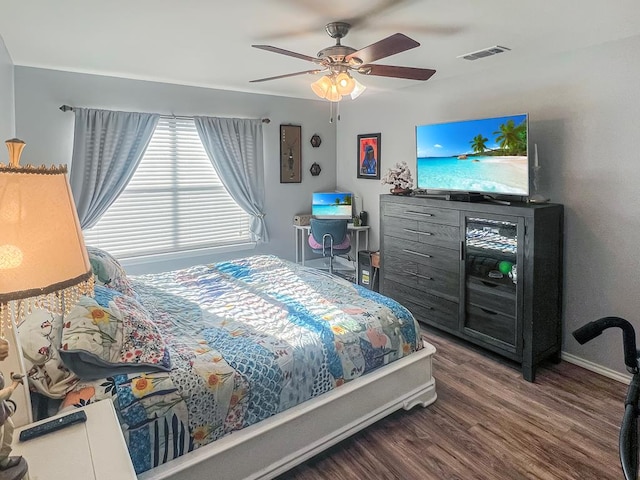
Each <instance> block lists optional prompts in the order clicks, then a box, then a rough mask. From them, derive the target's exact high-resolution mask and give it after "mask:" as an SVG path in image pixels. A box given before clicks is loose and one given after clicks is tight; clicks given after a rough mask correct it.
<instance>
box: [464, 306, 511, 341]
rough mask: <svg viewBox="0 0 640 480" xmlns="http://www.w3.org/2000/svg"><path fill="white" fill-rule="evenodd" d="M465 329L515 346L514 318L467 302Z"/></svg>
mask: <svg viewBox="0 0 640 480" xmlns="http://www.w3.org/2000/svg"><path fill="white" fill-rule="evenodd" d="M466 306H467V308H466V311H467V314H466V318H465V324H464V326H465V330H467V329H468V330H473V331H475V332H479V333H482V334H484V335H486V336H488V337H491V338H495V339H497V340H500V341H501V342H504V343H506V344H508V345H510V346H513V347H514V348H515V345H516V320H515V318H513V317H509V316H507V315H502V314H500V313H498V312H495V311H493V310H490V309H486V308H480V307H477V306H475V305H471V304H469V303H467V305H466Z"/></svg>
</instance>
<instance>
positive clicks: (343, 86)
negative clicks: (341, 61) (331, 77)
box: [336, 72, 356, 95]
mask: <svg viewBox="0 0 640 480" xmlns="http://www.w3.org/2000/svg"><path fill="white" fill-rule="evenodd" d="M336 87H337V88H338V93H340V95H350V94H351V92H353V89H354V88H355V87H356V81H355V80H354V79H353V77H352V76H351V75H349V73H348V72H342V73H339V74H338V76H337V77H336Z"/></svg>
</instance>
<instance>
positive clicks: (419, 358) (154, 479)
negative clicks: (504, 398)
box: [2, 328, 436, 480]
mask: <svg viewBox="0 0 640 480" xmlns="http://www.w3.org/2000/svg"><path fill="white" fill-rule="evenodd" d="M15 331H16V329H15V328H14V329H13V332H11V334H10V335H8V338H7V340H9V343H10V349H11V354H10V356H9V358H7V360H6V361H5V362H3V363H4V364H3V365H2V367H3V371H4V370H5V369H6V370H7V372H9V371H14V372H23V373H25V374H26V372H25V368H24V363H23V361H22V355H16V354H15V353H16V352H21V351H22V350H21V349H20V340H19V338H17V337H16V336H14V333H15ZM423 343H424V348H423V349H421V350H419V351H417V352H414V353H412V354H411V355H409V356H407V357H404V358H401V359H400V360H396V361H395V362H393V363H390V364H389V365H385V366H384V367H381V368H379V369H377V370H375V371H373V372H371V373H368V374H367V375H364V376H363V377H360V378H357V379H355V380H353V381H351V382H348V383H346V384H344V385H342V386H341V387H339V388H336V389H334V390H331V391H330V392H327V393H324V394H322V395H320V396H318V397H316V398H313V399H311V400H308V401H306V402H304V403H302V404H300V405H297V406H296V407H293V408H290V409H288V410H286V411H284V412H282V413H279V414H277V415H274V416H273V417H270V418H268V419H266V420H263V421H261V422H259V423H257V424H255V425H251V426H249V427H247V428H244V429H242V430H238V431H236V432H233V433H231V434H229V435H227V436H225V437H223V438H221V439H219V440H216V441H215V442H212V443H210V444H208V445H205V446H203V447H201V448H199V449H197V450H194V451H192V452H189V453H187V454H185V455H182V456H181V457H178V458H176V459H175V460H171V461H170V462H168V463H166V464H163V465H160V466H159V467H156V468H154V469H151V470H149V471H147V472H144V473H142V474H141V475H139V476H138V479H140V480H161V479H174V480H201V479H203V478H210V476H211V473H212V472H215V477H216V478H224V479H225V480H245V479H247V480H257V479H261V480H266V479H271V478H274V477H276V476H277V475H279V474H281V473H283V472H285V471H287V470H289V469H291V468H293V467H295V466H296V465H298V464H300V463H302V462H304V461H305V460H308V459H309V458H311V457H313V456H314V455H316V454H318V453H320V452H322V451H323V450H326V449H327V448H329V447H330V446H332V445H335V444H336V443H338V442H340V441H341V440H344V439H345V438H347V437H349V436H350V435H353V434H354V433H356V432H358V431H360V430H362V429H363V428H365V427H367V426H369V425H371V424H372V423H374V422H376V421H378V420H380V419H381V418H383V417H385V416H387V415H389V414H390V413H392V412H394V411H396V410H399V409H401V408H404V409H405V410H409V409H411V408H413V407H414V406H416V405H422V406H423V407H426V406H428V405H430V404H432V403H433V402H435V400H436V388H435V379H434V378H433V376H432V365H431V358H432V356H433V354H434V353H435V351H436V349H435V347H434V346H433V345H431V344H429V343H427V342H423ZM5 378H6V376H5ZM26 383H27V382H25V384H26ZM25 387H26V385H25ZM12 400H14V401H15V402H16V404H17V405H18V408H17V411H16V413H15V414H14V416H13V419H14V423H15V424H16V426H22V425H25V424H27V423H31V421H32V419H31V399H30V395H29V390H28V388H23V389H18V390H16V392H14V395H13V396H12Z"/></svg>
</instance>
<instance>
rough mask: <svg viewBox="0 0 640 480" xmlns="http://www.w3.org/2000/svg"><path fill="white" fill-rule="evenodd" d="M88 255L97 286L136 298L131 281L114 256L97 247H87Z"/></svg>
mask: <svg viewBox="0 0 640 480" xmlns="http://www.w3.org/2000/svg"><path fill="white" fill-rule="evenodd" d="M87 253H88V254H89V262H91V268H92V269H93V275H94V277H95V279H96V285H103V286H105V287H108V288H112V289H113V290H117V291H118V292H120V293H122V294H123V295H129V296H131V297H135V296H136V293H135V291H134V289H133V285H132V284H131V280H129V277H127V273H126V272H125V271H124V268H122V265H120V262H118V260H116V258H115V257H114V256H113V255H111V254H110V253H108V252H105V251H104V250H102V249H100V248H97V247H87Z"/></svg>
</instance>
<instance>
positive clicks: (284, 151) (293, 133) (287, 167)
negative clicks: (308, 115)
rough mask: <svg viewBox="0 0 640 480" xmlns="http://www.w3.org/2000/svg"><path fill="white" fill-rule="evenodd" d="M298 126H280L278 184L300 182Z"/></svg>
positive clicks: (299, 130) (300, 159)
mask: <svg viewBox="0 0 640 480" xmlns="http://www.w3.org/2000/svg"><path fill="white" fill-rule="evenodd" d="M300 138H301V127H300V125H280V183H300V182H302V173H301V172H302V170H301V165H302V158H301V157H302V149H301V145H300Z"/></svg>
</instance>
